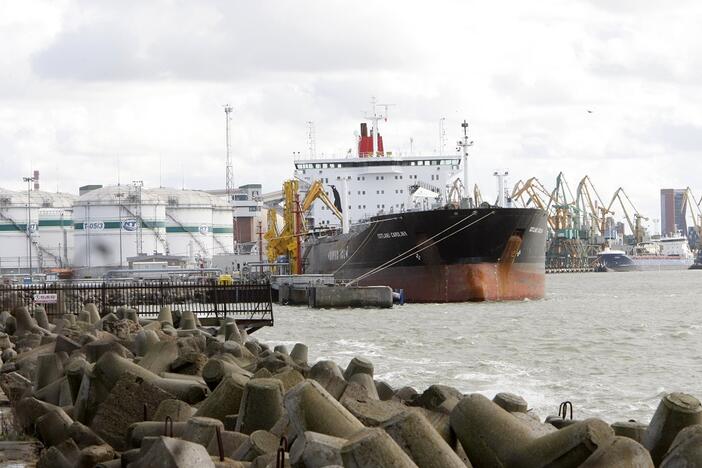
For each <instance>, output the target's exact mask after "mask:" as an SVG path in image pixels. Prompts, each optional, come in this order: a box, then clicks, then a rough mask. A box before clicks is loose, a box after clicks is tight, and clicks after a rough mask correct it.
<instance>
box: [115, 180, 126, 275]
mask: <svg viewBox="0 0 702 468" xmlns="http://www.w3.org/2000/svg"><path fill="white" fill-rule="evenodd" d="M123 196H124V192H122V191H121V190H120V191H119V192H117V193H115V197H117V203H118V205H119V267H120V268H122V267H123V263H122V258H123V256H124V255H123V254H122V228H123V226H122V197H123Z"/></svg>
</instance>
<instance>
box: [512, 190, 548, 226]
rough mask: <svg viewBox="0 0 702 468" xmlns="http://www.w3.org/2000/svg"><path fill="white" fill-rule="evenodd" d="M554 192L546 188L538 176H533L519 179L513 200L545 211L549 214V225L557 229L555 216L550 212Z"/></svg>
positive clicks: (524, 205) (513, 191)
mask: <svg viewBox="0 0 702 468" xmlns="http://www.w3.org/2000/svg"><path fill="white" fill-rule="evenodd" d="M551 196H552V193H551V192H549V191H548V190H546V188H545V187H544V186H543V184H542V183H541V182H540V181H539V179H537V178H536V177H531V178H529V179H527V180H526V182H522V181H521V180H519V181H517V183H516V184H515V185H514V189H512V201H513V202H514V203H515V204H517V203H518V204H521V206H523V207H525V208H528V207H529V206H533V207H536V208H539V209H540V210H543V211H545V212H546V213H547V214H548V215H549V216H548V224H549V227H550V228H551V229H552V230H553V231H555V230H556V223H555V219H554V217H553V216H551V213H550V212H549V204H550V203H551Z"/></svg>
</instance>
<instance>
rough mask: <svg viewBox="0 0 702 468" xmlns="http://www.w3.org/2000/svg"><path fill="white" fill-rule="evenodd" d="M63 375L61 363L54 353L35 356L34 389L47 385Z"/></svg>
mask: <svg viewBox="0 0 702 468" xmlns="http://www.w3.org/2000/svg"><path fill="white" fill-rule="evenodd" d="M62 376H63V364H62V363H61V359H59V356H58V355H57V354H56V353H52V354H42V355H40V356H38V357H37V370H36V378H35V380H34V389H35V390H38V389H40V388H43V387H45V386H46V385H49V384H50V383H52V382H55V381H56V380H58V379H60V378H61V377H62Z"/></svg>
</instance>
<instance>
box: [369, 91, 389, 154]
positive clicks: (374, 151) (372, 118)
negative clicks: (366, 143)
mask: <svg viewBox="0 0 702 468" xmlns="http://www.w3.org/2000/svg"><path fill="white" fill-rule="evenodd" d="M390 106H394V104H378V103H377V101H376V99H375V96H373V97H371V111H372V114H370V115H366V120H370V121H371V122H372V123H373V148H372V151H371V154H372V155H373V156H378V149H379V148H378V135H380V131H379V129H378V122H379V121H380V119H383V120H385V121H386V122H387V121H388V107H390ZM378 107H384V108H385V112H384V113H383V114H379V113H378V109H377V108H378Z"/></svg>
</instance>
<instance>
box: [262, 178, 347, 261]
mask: <svg viewBox="0 0 702 468" xmlns="http://www.w3.org/2000/svg"><path fill="white" fill-rule="evenodd" d="M317 199H319V200H321V201H322V203H324V204H325V205H326V206H327V208H329V210H330V211H331V212H332V213H333V214H334V216H336V217H337V218H339V220H340V221H342V222H343V217H342V214H341V212H340V211H339V210H338V209H337V207H336V206H335V205H334V203H333V202H332V201H331V199H330V198H329V196H327V194H326V192H325V191H324V186H323V185H322V183H321V182H320V181H318V180H317V181H315V182H313V183H312V185H311V186H310V188H309V190H308V191H307V194H306V195H305V198H304V199H303V201H302V202H300V194H299V182H298V181H297V180H295V179H293V180H286V181H285V182H283V203H284V205H283V227H282V228H281V229H278V220H277V218H278V214H277V210H275V209H274V208H271V209H269V210H268V230H267V231H266V234H265V235H264V238H265V239H266V240H267V241H268V248H267V254H268V261H269V262H275V261H276V259H277V258H278V257H279V256H281V255H284V256H286V257H287V258H288V261H289V262H290V270H291V273H292V274H300V273H302V263H301V262H302V239H301V237H302V236H304V235H306V234H307V226H306V225H305V221H304V216H305V214H306V213H307V212H308V211H309V210H310V208H311V207H312V204H313V203H314V201H315V200H317Z"/></svg>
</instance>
